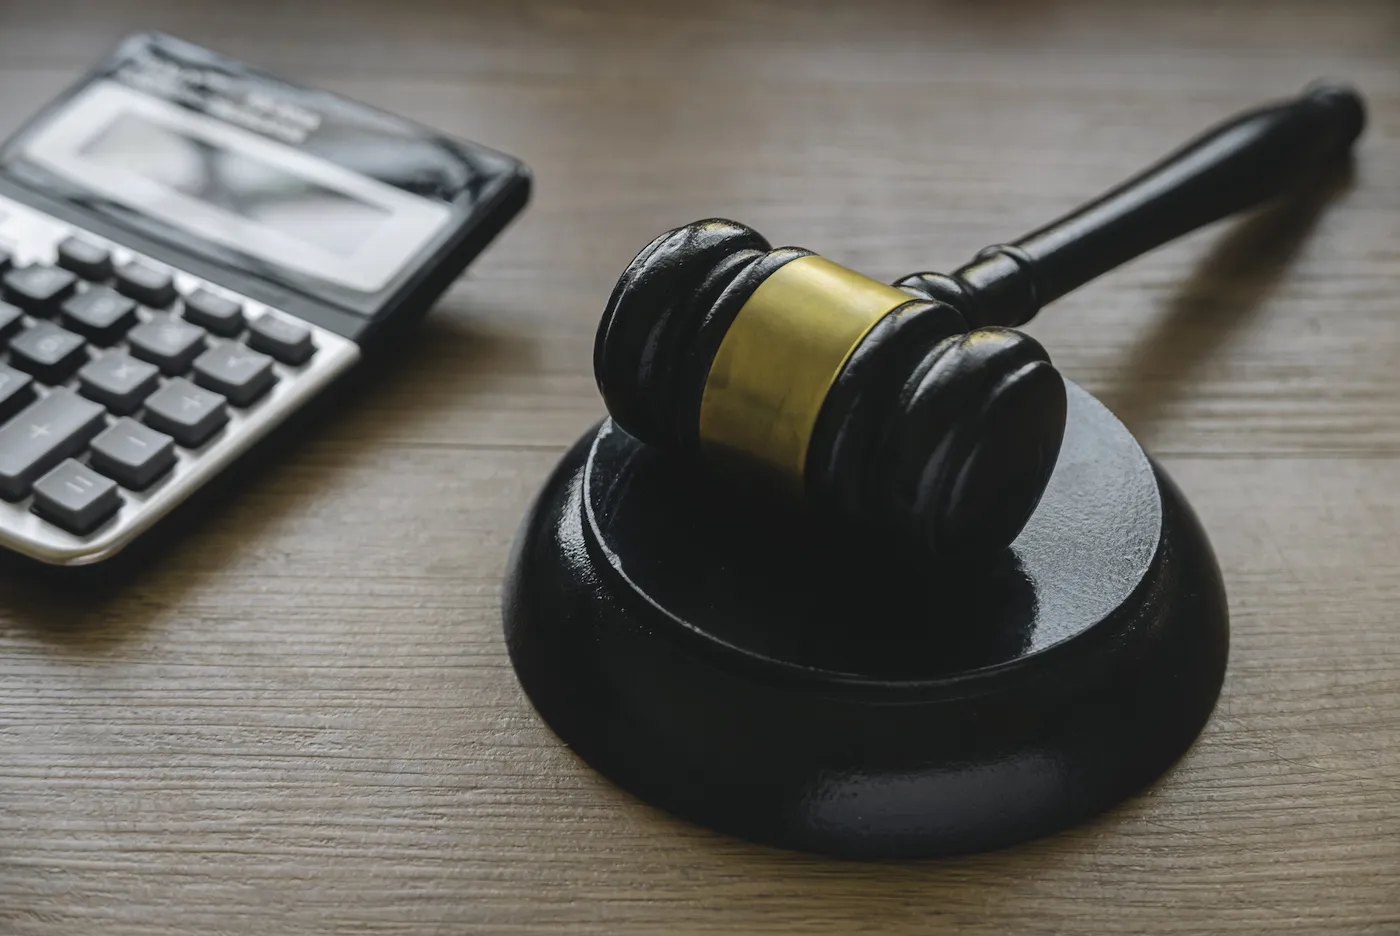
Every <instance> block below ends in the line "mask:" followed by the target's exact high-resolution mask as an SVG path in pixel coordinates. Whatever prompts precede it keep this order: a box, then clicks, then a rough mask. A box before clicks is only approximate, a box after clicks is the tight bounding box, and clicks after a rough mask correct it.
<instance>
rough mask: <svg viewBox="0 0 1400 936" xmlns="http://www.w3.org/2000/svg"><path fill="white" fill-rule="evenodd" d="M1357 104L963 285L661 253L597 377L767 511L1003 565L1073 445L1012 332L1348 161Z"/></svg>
mask: <svg viewBox="0 0 1400 936" xmlns="http://www.w3.org/2000/svg"><path fill="white" fill-rule="evenodd" d="M1364 124H1365V110H1364V107H1363V105H1362V102H1361V99H1360V97H1359V96H1358V95H1357V93H1356V92H1355V91H1354V90H1353V89H1351V88H1350V87H1347V86H1345V85H1339V84H1330V83H1316V84H1314V85H1311V86H1310V87H1309V88H1307V89H1305V91H1304V93H1303V94H1302V95H1301V96H1299V97H1297V98H1295V99H1293V100H1289V101H1285V102H1281V103H1278V104H1274V105H1271V106H1265V107H1262V108H1259V109H1257V110H1252V111H1249V112H1246V113H1243V114H1241V115H1239V116H1237V117H1235V118H1234V119H1232V120H1230V121H1228V122H1226V123H1224V124H1221V125H1220V126H1218V127H1216V128H1214V129H1212V130H1209V131H1207V132H1206V133H1204V134H1203V135H1201V136H1199V137H1197V138H1196V139H1195V140H1193V141H1191V142H1190V143H1188V144H1186V145H1185V146H1184V147H1183V148H1181V149H1180V150H1178V151H1176V152H1175V153H1173V154H1171V155H1169V156H1167V157H1166V158H1165V159H1163V160H1162V161H1161V162H1158V163H1157V164H1156V165H1154V166H1152V167H1150V168H1148V169H1147V170H1145V171H1143V172H1142V173H1140V174H1139V175H1137V176H1135V177H1133V178H1131V179H1129V180H1128V181H1127V182H1124V183H1123V184H1121V185H1119V186H1118V187H1116V188H1114V189H1112V190H1111V191H1109V192H1107V193H1106V194H1104V195H1102V196H1101V197H1099V198H1098V199H1096V200H1094V201H1092V202H1090V203H1088V204H1087V205H1085V206H1084V207H1082V208H1080V209H1078V210H1077V211H1074V212H1073V213H1071V214H1068V215H1066V216H1064V217H1062V218H1060V219H1059V220H1057V221H1054V222H1052V223H1051V224H1048V225H1046V226H1044V227H1042V228H1039V229H1038V230H1036V231H1034V232H1032V233H1030V234H1027V235H1026V236H1025V237H1022V238H1021V239H1019V240H1017V241H1015V242H1014V243H1011V244H996V245H993V246H991V247H987V248H985V249H983V250H981V251H979V252H978V253H977V255H976V256H975V257H974V258H973V259H972V261H971V262H970V263H968V264H966V265H964V266H962V267H960V268H958V269H957V270H955V271H954V272H952V273H951V274H942V273H916V274H913V275H911V276H907V277H904V278H903V279H901V280H899V281H897V282H896V283H894V284H893V285H885V284H884V283H881V282H878V281H876V280H874V279H871V278H869V277H866V276H863V275H861V274H860V273H857V272H855V271H853V270H849V269H847V268H845V267H843V266H840V265H839V264H836V263H833V262H832V261H830V260H827V259H825V258H823V257H820V256H818V255H816V254H814V253H812V252H810V251H808V250H803V249H800V248H796V247H781V248H778V249H773V248H772V246H771V245H770V244H769V243H768V242H767V241H766V240H764V238H763V237H762V236H760V235H759V234H758V232H756V231H754V230H753V229H751V228H749V227H746V226H744V225H742V224H738V223H735V222H733V221H725V220H718V219H715V220H708V221H699V222H696V223H694V224H689V225H686V226H685V227H681V228H677V229H675V230H672V231H668V232H667V233H665V234H662V235H661V236H660V237H658V238H656V239H655V240H654V241H652V242H651V243H650V244H649V245H647V247H646V248H645V249H644V250H642V252H641V253H639V254H638V255H637V257H636V259H634V260H633V261H632V263H631V264H630V265H629V266H628V267H627V270H626V271H625V272H624V273H623V274H622V277H621V278H620V279H619V280H618V283H617V286H616V287H615V289H614V290H613V293H612V296H611V298H610V300H609V302H608V305H607V309H606V311H605V313H604V315H603V319H602V322H601V324H600V325H599V328H598V335H597V340H596V343H595V346H594V359H593V364H594V373H595V376H596V378H597V381H598V387H599V389H600V390H601V392H602V394H603V398H604V401H605V402H606V404H607V408H608V412H609V413H610V414H611V416H612V418H613V420H614V421H615V422H616V424H617V425H618V426H620V427H621V428H622V429H623V430H625V431H626V432H628V433H629V434H631V435H632V436H634V437H636V438H637V439H639V440H641V441H643V442H645V443H648V444H651V445H654V446H657V447H660V448H662V449H665V450H668V451H671V452H674V453H676V454H677V455H679V456H681V457H685V458H698V459H700V460H701V461H702V462H703V463H704V464H705V465H707V466H712V467H713V468H714V469H715V470H716V471H718V472H720V473H722V474H723V475H726V476H728V477H731V478H735V479H739V480H740V481H741V482H742V483H744V484H747V485H749V486H750V487H752V488H753V489H754V490H757V491H762V492H766V493H768V494H770V495H773V496H776V497H779V498H783V499H786V500H787V501H788V502H790V503H794V504H798V505H802V506H804V507H805V508H807V509H809V510H812V511H815V512H817V513H818V514H820V515H824V516H828V517H831V518H833V519H836V520H838V521H840V522H843V523H848V524H854V525H855V526H857V527H862V528H867V529H870V530H873V531H875V532H877V533H878V534H880V535H882V536H886V537H889V538H893V540H894V541H896V542H901V543H904V544H909V545H912V546H915V547H917V548H922V549H926V550H928V551H929V552H930V553H931V554H933V555H937V556H946V557H959V556H978V555H985V554H988V553H990V552H994V551H996V550H1000V549H1002V548H1005V547H1006V546H1008V545H1009V544H1011V543H1012V542H1013V540H1014V539H1015V538H1016V535H1017V534H1018V533H1019V532H1020V530H1021V528H1022V527H1023V526H1024V525H1025V523H1026V521H1027V520H1028V519H1029V517H1030V515H1031V513H1032V511H1034V509H1035V507H1036V504H1037V503H1038V502H1039V500H1040V498H1041V495H1042V494H1043V492H1044V491H1045V486H1046V484H1047V483H1048V481H1049V479H1050V474H1051V472H1052V470H1053V469H1054V466H1055V461H1056V458H1057V456H1058V453H1059V449H1060V444H1061V440H1062V438H1063V435H1064V431H1065V411H1066V403H1065V387H1064V381H1063V379H1062V378H1061V376H1060V374H1059V372H1058V371H1057V370H1056V369H1055V367H1054V365H1053V364H1052V363H1051V362H1050V358H1049V355H1048V354H1047V353H1046V351H1045V349H1044V348H1043V347H1042V346H1041V345H1040V344H1039V343H1038V342H1037V341H1035V340H1034V339H1033V338H1031V337H1029V336H1028V335H1025V334H1023V333H1022V332H1019V331H1017V330H1016V326H1019V325H1022V324H1024V323H1025V322H1027V321H1029V320H1030V319H1031V318H1032V317H1034V316H1035V314H1036V313H1037V312H1038V311H1039V310H1040V308H1041V307H1042V306H1043V305H1045V304H1047V303H1049V302H1053V301H1054V300H1055V299H1058V298H1060V297H1061V296H1063V295H1065V294H1066V293H1068V292H1070V291H1071V290H1073V289H1075V288H1077V287H1078V286H1081V285H1083V284H1084V283H1086V282H1088V281H1089V280H1091V279H1093V278H1094V277H1096V276H1098V275H1100V274H1102V273H1105V272H1107V271H1108V270H1111V269H1113V268H1114V267H1117V266H1119V265H1120V264H1122V263H1124V262H1126V261H1128V260H1130V259H1132V258H1134V257H1137V256H1139V255H1141V254H1143V253H1145V252H1147V251H1149V250H1151V249H1153V248H1155V247H1157V246H1160V245H1161V244H1164V243H1166V242H1167V241H1169V240H1172V239H1173V238H1176V237H1179V236H1181V235H1183V234H1185V233H1187V232H1189V231H1191V230H1194V229H1196V228H1198V227H1201V226H1204V225H1206V224H1209V223H1211V222H1213V221H1216V220H1219V219H1220V218H1223V217H1224V216H1226V215H1229V214H1232V213H1234V212H1237V211H1241V210H1244V209H1246V208H1250V207H1252V206H1254V205H1256V204H1258V203H1260V202H1262V201H1264V200H1266V199H1269V198H1271V197H1273V196H1275V195H1279V194H1282V193H1284V192H1286V191H1288V190H1289V189H1291V188H1293V187H1294V186H1296V185H1298V184H1299V183H1301V182H1303V181H1304V180H1306V179H1307V178H1309V177H1310V176H1313V175H1315V174H1317V173H1318V172H1319V171H1320V170H1322V169H1323V168H1325V167H1326V166H1327V165H1328V164H1329V163H1333V162H1335V161H1337V160H1338V159H1339V158H1341V157H1342V156H1344V155H1345V154H1346V153H1347V152H1348V150H1349V148H1350V146H1351V144H1352V142H1353V141H1354V140H1355V139H1356V138H1357V137H1358V136H1359V135H1360V133H1361V130H1362V128H1363V126H1364Z"/></svg>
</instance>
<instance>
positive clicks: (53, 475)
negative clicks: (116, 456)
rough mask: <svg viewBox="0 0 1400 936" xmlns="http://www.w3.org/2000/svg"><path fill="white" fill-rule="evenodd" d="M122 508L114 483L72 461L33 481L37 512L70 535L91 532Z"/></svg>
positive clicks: (63, 463)
mask: <svg viewBox="0 0 1400 936" xmlns="http://www.w3.org/2000/svg"><path fill="white" fill-rule="evenodd" d="M121 505H122V498H121V494H120V493H118V489H117V484H116V482H115V481H113V480H112V479H111V478H104V477H102V475H100V474H98V473H97V472H95V471H93V470H92V469H91V468H89V467H88V466H87V465H84V464H83V463H82V462H77V461H74V460H73V459H71V458H70V459H68V460H67V461H65V462H62V463H61V464H59V466H58V467H57V468H55V469H54V470H53V471H50V472H49V473H48V474H46V475H44V476H43V477H42V478H40V479H39V480H38V481H35V482H34V512H35V513H36V514H38V515H39V516H41V517H43V518H44V519H45V520H47V521H49V522H50V523H53V524H56V525H57V526H61V527H63V528H64V529H65V530H67V531H68V532H70V533H78V534H82V533H91V532H92V531H93V530H95V529H96V528H97V527H99V526H101V525H102V522H103V521H104V520H107V519H108V518H110V517H111V516H112V514H114V513H116V512H117V511H118V510H119V509H120V508H121Z"/></svg>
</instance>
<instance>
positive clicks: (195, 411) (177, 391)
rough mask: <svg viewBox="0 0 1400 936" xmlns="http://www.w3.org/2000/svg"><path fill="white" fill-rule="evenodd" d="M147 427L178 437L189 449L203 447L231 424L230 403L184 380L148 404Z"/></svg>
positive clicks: (171, 384)
mask: <svg viewBox="0 0 1400 936" xmlns="http://www.w3.org/2000/svg"><path fill="white" fill-rule="evenodd" d="M145 422H146V425H148V426H150V427H151V428H152V429H155V430H156V431H158V432H164V433H166V434H167V435H171V436H174V437H175V441H176V442H179V443H180V444H181V445H183V446H185V448H195V447H196V446H199V445H203V444H204V443H205V442H206V441H208V440H209V439H210V438H211V437H212V436H213V435H214V433H216V432H218V431H219V430H220V429H222V428H223V427H224V424H225V423H226V422H228V401H227V400H225V399H224V398H223V397H222V396H220V395H219V394H217V393H214V392H213V391H212V390H205V389H204V388H202V387H196V386H195V385H194V384H192V383H190V382H189V381H188V380H186V379H185V378H183V377H176V378H175V379H174V380H172V381H170V382H169V383H167V384H166V385H165V386H164V387H161V388H160V389H159V390H157V391H156V392H155V393H153V394H151V396H150V398H148V399H147V400H146V413H145Z"/></svg>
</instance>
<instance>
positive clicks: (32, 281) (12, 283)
mask: <svg viewBox="0 0 1400 936" xmlns="http://www.w3.org/2000/svg"><path fill="white" fill-rule="evenodd" d="M4 284H5V298H6V299H8V300H9V301H10V302H13V303H14V304H15V305H17V306H19V307H20V308H21V309H23V310H24V311H26V312H28V313H29V314H30V315H52V314H53V313H54V312H57V311H58V306H59V304H60V303H62V302H63V300H64V299H67V298H68V297H69V296H71V295H72V294H73V290H74V289H75V288H76V287H77V285H78V277H76V276H74V275H73V274H72V273H70V272H69V271H67V270H63V269H59V268H58V267H51V266H37V265H36V266H27V267H16V268H15V269H13V270H10V271H9V272H8V273H6V274H5V276H4Z"/></svg>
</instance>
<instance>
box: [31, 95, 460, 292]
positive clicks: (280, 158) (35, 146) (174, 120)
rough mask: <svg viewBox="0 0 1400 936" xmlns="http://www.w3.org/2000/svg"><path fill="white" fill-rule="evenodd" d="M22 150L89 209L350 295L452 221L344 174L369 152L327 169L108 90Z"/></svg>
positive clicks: (222, 123)
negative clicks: (123, 216) (133, 218)
mask: <svg viewBox="0 0 1400 936" xmlns="http://www.w3.org/2000/svg"><path fill="white" fill-rule="evenodd" d="M22 145H23V156H24V158H25V159H26V160H28V161H29V162H30V163H33V164H35V165H38V166H40V167H42V168H43V169H45V170H47V171H49V172H51V173H53V174H55V175H57V176H58V177H60V178H62V179H63V180H64V181H65V182H66V183H67V184H68V185H70V186H72V187H74V189H75V190H77V191H81V192H85V193H88V194H87V196H85V200H86V201H87V203H88V204H90V205H92V206H93V207H94V208H95V209H98V210H102V211H110V210H114V209H115V210H118V211H120V212H125V213H127V215H135V216H137V217H139V218H144V219H147V220H148V221H149V222H151V223H154V224H158V225H160V226H162V228H163V229H164V230H169V231H171V232H172V236H171V239H172V240H176V241H178V243H179V245H180V246H184V247H190V246H192V245H198V244H199V243H205V244H208V245H210V248H211V249H225V250H231V251H234V252H236V253H237V254H239V255H242V256H244V257H247V258H249V259H250V260H251V261H254V262H256V263H258V264H259V265H260V266H261V267H263V268H264V269H267V270H269V271H271V270H275V269H285V270H289V271H292V272H293V273H295V274H298V275H301V276H307V277H311V278H313V279H314V280H316V281H318V282H322V283H327V284H333V285H334V286H336V287H338V288H342V289H347V290H351V291H355V292H359V293H362V294H365V293H375V292H377V291H379V290H382V289H384V288H386V286H387V285H388V284H390V283H391V282H393V281H394V280H395V278H396V277H399V276H401V275H402V274H404V273H405V271H406V270H408V269H410V268H411V267H412V264H413V262H414V261H415V259H416V258H417V257H418V256H419V255H420V254H421V253H423V252H424V251H425V250H426V249H427V248H428V247H429V246H430V245H431V244H432V243H434V242H435V241H436V240H437V239H438V238H439V236H440V235H441V234H442V232H443V230H444V228H445V227H447V226H448V224H449V223H450V221H451V220H452V210H451V207H450V205H449V204H447V203H445V202H443V201H442V200H436V199H433V198H428V197H423V196H420V195H418V194H415V193H414V192H411V191H407V190H405V189H404V188H403V187H400V186H396V185H391V184H389V183H387V182H385V181H382V180H381V179H378V178H375V177H374V176H372V175H369V174H366V173H364V172H359V171H356V170H355V169H354V168H351V165H353V159H352V158H351V157H357V156H358V157H359V158H361V159H362V160H363V159H373V158H374V156H375V155H376V152H375V151H374V150H373V148H372V147H371V148H370V150H369V151H368V152H362V153H361V152H352V153H348V154H347V153H345V148H344V147H342V148H341V150H340V151H339V152H337V154H336V155H338V156H343V157H344V158H341V159H340V161H332V160H331V159H329V158H326V157H325V156H323V155H322V154H320V153H317V152H314V151H311V150H309V149H307V148H306V147H303V146H296V145H291V144H290V143H288V142H284V141H282V140H279V139H277V138H275V137H273V136H270V135H268V134H265V133H259V132H256V131H255V130H254V129H253V128H250V127H246V126H242V125H240V124H238V123H234V122H231V121H229V120H224V119H220V118H218V117H216V116H213V115H211V114H210V113H207V112H200V111H196V110H193V109H191V108H188V107H184V106H181V105H180V104H179V103H176V102H174V101H171V100H166V99H163V98H160V97H156V96H153V95H150V94H146V93H144V92H143V91H142V90H140V89H138V88H135V87H132V86H130V85H127V84H123V83H120V82H116V81H111V80H107V81H101V80H99V81H97V82H94V83H93V84H90V85H88V86H87V87H85V88H83V89H82V90H81V91H80V92H79V93H77V94H76V95H75V96H74V97H73V98H72V99H70V100H69V101H68V102H67V103H66V104H65V106H63V107H62V108H60V109H58V110H56V111H55V112H53V113H52V114H51V115H50V117H49V118H48V119H47V120H46V121H44V122H43V123H42V124H40V125H39V126H37V127H36V128H34V129H33V130H32V131H31V132H30V133H29V134H28V135H27V138H26V139H25V141H24V143H23V144H22ZM391 152H392V150H391ZM328 155H329V154H328ZM347 163H349V165H347ZM80 197H84V196H80ZM108 206H111V207H110V208H109V207H108Z"/></svg>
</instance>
